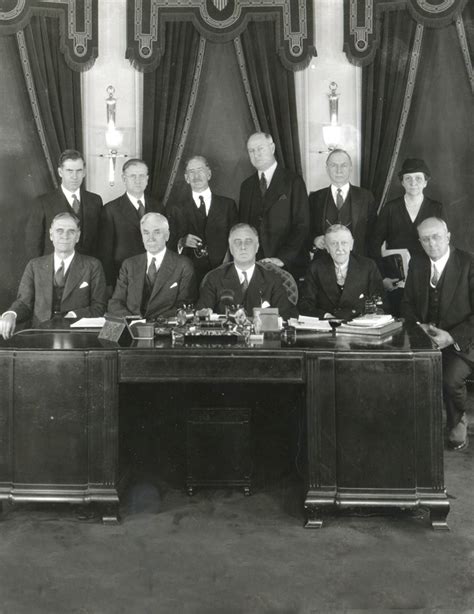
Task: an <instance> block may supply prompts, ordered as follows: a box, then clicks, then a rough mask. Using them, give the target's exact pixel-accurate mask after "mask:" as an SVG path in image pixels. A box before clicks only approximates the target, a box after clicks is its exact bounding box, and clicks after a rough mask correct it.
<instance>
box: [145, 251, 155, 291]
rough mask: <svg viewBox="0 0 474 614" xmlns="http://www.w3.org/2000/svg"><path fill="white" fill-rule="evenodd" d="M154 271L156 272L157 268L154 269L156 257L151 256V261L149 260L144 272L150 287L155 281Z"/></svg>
mask: <svg viewBox="0 0 474 614" xmlns="http://www.w3.org/2000/svg"><path fill="white" fill-rule="evenodd" d="M156 273H157V270H156V259H155V258H152V259H151V262H150V266H149V267H148V271H147V272H146V276H147V279H148V283H149V284H150V286H151V287H153V285H154V283H155V279H156Z"/></svg>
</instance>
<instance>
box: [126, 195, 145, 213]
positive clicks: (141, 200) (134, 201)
mask: <svg viewBox="0 0 474 614" xmlns="http://www.w3.org/2000/svg"><path fill="white" fill-rule="evenodd" d="M127 197H128V200H129V201H130V202H131V203H132V205H133V206H134V207H135V209H136V210H137V211H138V201H140V202H141V203H142V205H143V206H145V194H142V195H141V196H140V197H139V198H136V197H135V196H132V195H131V194H129V193H128V192H127Z"/></svg>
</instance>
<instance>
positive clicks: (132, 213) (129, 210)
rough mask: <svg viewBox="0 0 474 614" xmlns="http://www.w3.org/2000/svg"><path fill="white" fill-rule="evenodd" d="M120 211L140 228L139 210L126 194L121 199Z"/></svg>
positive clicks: (129, 221)
mask: <svg viewBox="0 0 474 614" xmlns="http://www.w3.org/2000/svg"><path fill="white" fill-rule="evenodd" d="M120 213H121V214H122V215H123V217H124V218H126V220H127V221H128V223H130V224H132V225H133V226H136V227H137V229H138V230H140V220H139V219H138V215H137V210H136V209H135V207H134V206H133V205H132V203H131V202H130V200H129V198H128V196H127V195H126V194H124V195H123V196H122V198H121V199H120Z"/></svg>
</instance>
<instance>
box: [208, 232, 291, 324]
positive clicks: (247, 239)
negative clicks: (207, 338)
mask: <svg viewBox="0 0 474 614" xmlns="http://www.w3.org/2000/svg"><path fill="white" fill-rule="evenodd" d="M258 247H259V245H258V233H257V231H256V229H255V228H253V227H252V226H249V225H248V224H236V225H235V226H234V227H233V228H232V229H231V231H230V234H229V249H230V253H231V254H232V256H233V257H234V262H228V263H226V264H221V266H220V267H218V268H217V269H214V270H213V271H211V272H210V273H208V274H207V275H206V277H205V279H204V280H203V282H202V285H201V290H200V296H199V300H198V303H197V307H198V309H202V308H203V307H209V308H211V309H212V310H213V311H215V312H217V313H224V312H225V306H226V304H227V305H232V304H234V305H242V306H243V307H244V309H245V311H246V312H247V314H248V315H252V312H253V308H254V307H278V310H279V313H280V315H281V316H282V317H283V318H285V319H287V318H290V317H296V316H297V315H298V313H297V311H296V308H295V306H294V305H292V304H291V303H290V301H289V300H288V295H287V293H286V290H285V287H284V286H283V282H282V279H281V277H280V276H279V275H278V273H275V272H274V271H268V270H267V269H264V268H263V267H262V266H261V265H259V264H258V262H255V256H256V254H257V252H258Z"/></svg>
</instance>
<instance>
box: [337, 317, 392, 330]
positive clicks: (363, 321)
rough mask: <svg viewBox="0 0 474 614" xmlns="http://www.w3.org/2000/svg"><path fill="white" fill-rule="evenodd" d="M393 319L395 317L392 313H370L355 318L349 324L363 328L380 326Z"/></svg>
mask: <svg viewBox="0 0 474 614" xmlns="http://www.w3.org/2000/svg"><path fill="white" fill-rule="evenodd" d="M393 321H394V320H393V317H392V316H391V315H390V314H378V313H368V314H366V315H365V316H359V317H358V318H354V319H353V320H351V321H350V322H348V324H349V326H360V327H363V328H380V327H381V326H386V325H387V324H390V322H393Z"/></svg>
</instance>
